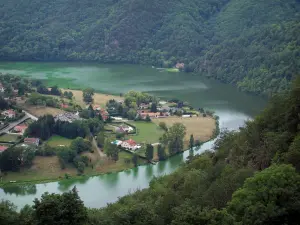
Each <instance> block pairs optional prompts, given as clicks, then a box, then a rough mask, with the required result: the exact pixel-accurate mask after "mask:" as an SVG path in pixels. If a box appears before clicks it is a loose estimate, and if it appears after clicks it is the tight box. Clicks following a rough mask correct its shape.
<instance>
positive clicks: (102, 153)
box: [92, 137, 107, 158]
mask: <svg viewBox="0 0 300 225" xmlns="http://www.w3.org/2000/svg"><path fill="white" fill-rule="evenodd" d="M92 144H93V145H94V146H95V148H96V149H97V151H98V153H99V156H100V158H106V157H107V156H106V155H105V154H104V152H102V151H101V149H100V148H99V147H98V145H97V142H96V140H95V138H94V137H93V141H92Z"/></svg>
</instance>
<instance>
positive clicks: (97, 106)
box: [93, 105, 101, 111]
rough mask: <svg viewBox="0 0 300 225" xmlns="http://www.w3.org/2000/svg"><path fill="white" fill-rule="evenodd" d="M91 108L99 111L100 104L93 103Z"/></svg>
mask: <svg viewBox="0 0 300 225" xmlns="http://www.w3.org/2000/svg"><path fill="white" fill-rule="evenodd" d="M93 110H97V111H100V110H101V107H100V105H93Z"/></svg>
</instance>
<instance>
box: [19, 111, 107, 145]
mask: <svg viewBox="0 0 300 225" xmlns="http://www.w3.org/2000/svg"><path fill="white" fill-rule="evenodd" d="M103 127H104V125H103V122H102V121H100V120H98V119H88V120H77V121H74V122H72V123H69V122H66V121H60V120H57V121H55V120H54V117H53V116H52V115H45V116H42V117H40V118H39V119H38V120H37V121H34V122H33V123H31V124H30V125H29V127H28V129H27V130H26V134H25V135H29V136H33V137H38V138H41V139H42V140H47V139H49V138H50V137H51V136H52V135H54V134H57V135H60V136H62V137H66V138H70V139H73V138H76V137H83V138H84V137H86V136H89V135H90V134H93V135H96V134H97V133H99V132H100V131H101V130H103Z"/></svg>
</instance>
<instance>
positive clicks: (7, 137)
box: [0, 134, 19, 142]
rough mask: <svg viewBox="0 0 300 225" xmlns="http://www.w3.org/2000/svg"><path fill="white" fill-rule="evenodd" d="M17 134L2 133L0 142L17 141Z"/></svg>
mask: <svg viewBox="0 0 300 225" xmlns="http://www.w3.org/2000/svg"><path fill="white" fill-rule="evenodd" d="M18 137H19V135H15V134H4V135H1V136H0V142H17V141H18V140H19V139H18Z"/></svg>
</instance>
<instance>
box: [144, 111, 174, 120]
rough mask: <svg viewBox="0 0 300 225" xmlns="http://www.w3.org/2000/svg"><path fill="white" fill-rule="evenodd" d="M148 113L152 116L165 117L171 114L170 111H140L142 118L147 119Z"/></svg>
mask: <svg viewBox="0 0 300 225" xmlns="http://www.w3.org/2000/svg"><path fill="white" fill-rule="evenodd" d="M147 115H148V116H149V117H150V118H164V117H168V116H169V115H170V114H169V113H168V112H157V113H152V112H144V113H139V116H140V117H141V118H142V119H146V117H147Z"/></svg>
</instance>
